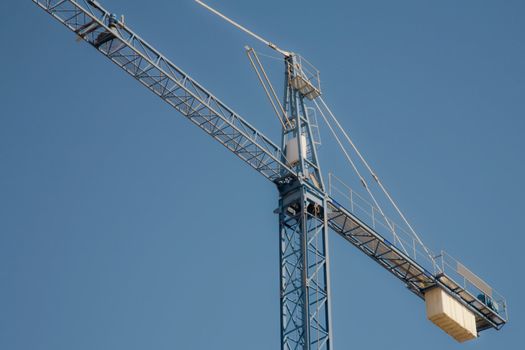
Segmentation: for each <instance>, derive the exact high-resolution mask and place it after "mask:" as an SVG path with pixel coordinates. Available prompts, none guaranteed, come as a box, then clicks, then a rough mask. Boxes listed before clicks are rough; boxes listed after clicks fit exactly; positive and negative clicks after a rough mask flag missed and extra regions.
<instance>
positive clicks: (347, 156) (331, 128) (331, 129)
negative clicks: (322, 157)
mask: <svg viewBox="0 0 525 350" xmlns="http://www.w3.org/2000/svg"><path fill="white" fill-rule="evenodd" d="M314 104H315V105H316V107H317V109H318V110H319V112H320V113H321V116H322V117H323V119H324V121H325V123H326V125H328V128H329V129H330V131H331V132H332V135H333V136H334V138H335V139H336V141H337V143H338V144H339V147H340V148H341V150H342V151H343V153H344V154H345V156H346V159H347V160H348V162H349V163H350V164H351V166H352V168H353V169H354V172H355V173H356V174H357V176H358V177H359V180H360V181H361V185H362V186H363V187H364V188H365V190H366V191H367V192H368V194H369V195H370V198H372V201H373V202H374V205H375V206H376V207H377V209H378V210H379V213H380V214H381V216H382V217H383V219H384V220H385V222H386V224H387V225H388V227H389V228H390V230H391V231H392V234H393V235H394V237H397V239H398V241H399V244H400V245H401V247H402V248H403V250H404V251H405V253H407V254H408V252H407V250H406V248H405V246H404V245H403V242H402V241H401V238H399V236H398V235H397V234H396V232H395V229H394V227H393V226H392V225H391V223H390V220H389V219H388V218H387V217H386V215H385V213H384V212H383V209H381V206H380V205H379V203H378V201H377V200H376V198H375V196H374V194H373V193H372V191H371V190H370V188H369V187H368V184H367V182H366V180H365V179H364V178H363V176H362V175H361V172H360V171H359V169H358V168H357V166H356V165H355V163H354V161H353V160H352V157H350V155H349V154H348V151H347V150H346V149H345V147H344V145H343V143H342V142H341V139H340V138H339V136H338V135H337V133H336V132H335V130H334V129H333V127H332V125H331V124H330V122H329V121H328V118H326V116H325V114H324V112H323V110H322V109H321V108H319V105H318V104H317V101H316V100H314ZM372 210H373V209H372Z"/></svg>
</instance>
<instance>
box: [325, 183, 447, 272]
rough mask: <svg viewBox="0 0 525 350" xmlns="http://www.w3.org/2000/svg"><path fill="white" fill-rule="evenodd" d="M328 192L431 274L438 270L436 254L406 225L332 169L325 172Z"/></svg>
mask: <svg viewBox="0 0 525 350" xmlns="http://www.w3.org/2000/svg"><path fill="white" fill-rule="evenodd" d="M328 192H329V195H330V196H331V197H332V198H334V199H336V200H341V201H342V203H341V204H343V205H345V207H346V209H348V210H350V212H351V213H352V214H354V215H355V216H356V217H357V218H359V219H360V220H361V221H363V222H364V223H365V224H367V225H368V226H369V227H371V228H372V229H373V230H374V231H376V232H377V233H379V234H381V235H382V236H383V237H385V238H387V239H388V240H389V241H390V240H391V243H392V244H393V245H394V246H395V247H396V248H398V249H400V250H401V251H402V252H403V253H405V254H406V255H408V256H409V257H410V258H411V259H413V260H414V261H416V262H417V263H418V264H419V265H421V266H423V267H424V268H425V269H426V270H427V271H432V272H433V273H434V274H436V273H438V272H439V271H440V270H439V269H440V266H439V265H438V264H436V262H435V260H434V259H433V257H434V255H435V254H434V253H432V251H430V250H429V249H428V248H427V247H425V246H423V245H422V244H421V243H419V241H418V239H417V238H416V237H415V236H414V235H413V234H412V233H411V232H409V230H408V229H406V228H405V227H404V226H402V225H399V224H398V223H396V222H394V221H393V220H392V219H390V218H388V217H387V216H384V215H383V214H381V211H380V210H379V209H378V208H377V207H376V206H375V205H373V204H372V203H370V202H368V201H367V200H366V199H364V198H363V197H362V196H361V195H359V194H358V193H357V192H356V191H354V190H353V189H352V188H351V187H350V186H348V185H347V184H345V183H344V182H343V181H342V180H341V179H339V178H338V177H337V176H335V175H334V174H332V173H329V174H328ZM428 252H430V255H429V254H428Z"/></svg>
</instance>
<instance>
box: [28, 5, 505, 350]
mask: <svg viewBox="0 0 525 350" xmlns="http://www.w3.org/2000/svg"><path fill="white" fill-rule="evenodd" d="M32 1H33V2H34V3H35V4H37V5H38V6H40V7H41V8H42V9H44V10H45V11H46V12H48V13H49V14H50V15H52V16H53V17H54V18H55V19H57V20H58V21H59V22H61V23H62V24H64V25H65V26H66V27H67V28H69V29H70V30H72V31H73V32H75V33H76V34H77V35H78V36H79V37H80V38H82V39H83V40H85V41H86V42H88V43H89V44H91V45H92V46H93V47H95V48H96V49H97V50H98V51H99V52H100V53H102V54H103V55H104V56H106V57H108V58H109V59H110V60H111V61H112V62H113V63H115V64H116V65H118V66H119V67H121V68H122V69H123V70H124V71H126V72H127V73H128V74H130V75H131V76H133V77H134V78H135V79H137V80H138V81H139V82H140V83H142V84H143V85H144V86H146V87H147V88H148V89H149V90H150V91H152V92H153V93H155V94H156V95H157V96H159V97H160V98H162V99H163V100H164V101H165V102H166V103H168V104H169V105H171V106H172V107H174V108H175V109H176V110H177V111H179V112H180V113H181V114H182V115H183V116H185V117H186V118H188V119H189V120H190V121H191V122H193V123H194V124H196V125H197V126H198V127H199V128H201V129H202V130H203V131H205V132H206V133H207V134H208V135H210V136H211V137H212V138H214V139H215V140H216V141H218V142H219V143H220V144H222V145H223V146H225V147H226V148H228V149H229V150H230V151H232V152H233V153H234V154H235V155H237V156H238V157H239V158H241V159H242V160H243V161H244V162H246V163H247V164H249V165H250V166H251V167H253V168H254V169H256V170H257V171H258V172H259V173H261V174H262V175H263V176H265V177H266V178H268V179H269V180H271V181H272V182H274V183H275V184H276V185H277V187H278V189H279V193H280V199H279V209H278V213H279V235H280V277H281V339H282V346H281V348H282V349H285V350H288V349H327V350H330V349H332V335H331V310H330V276H329V259H328V237H327V235H328V228H331V229H333V230H334V231H335V232H336V233H338V234H339V235H341V236H342V237H343V238H345V239H346V240H347V241H349V242H350V243H352V244H353V245H355V246H356V247H358V248H359V249H360V250H361V251H362V252H364V253H365V254H366V255H368V256H370V257H371V258H372V259H374V260H375V261H376V262H377V263H379V265H380V266H382V267H384V268H385V269H387V270H388V271H389V272H391V273H392V274H394V275H395V276H396V277H397V278H399V279H400V280H402V281H403V282H404V283H405V284H406V285H407V286H408V287H409V289H410V290H411V291H412V292H414V293H415V294H416V295H418V296H420V297H423V296H424V291H425V290H426V289H427V288H429V287H432V286H435V285H439V286H440V287H442V288H443V289H444V290H446V291H447V292H448V293H449V294H450V295H453V296H454V297H456V298H457V299H458V300H460V301H461V302H462V303H463V304H464V305H466V306H467V307H469V308H470V309H471V310H473V312H474V313H475V314H476V320H477V327H478V331H480V330H484V329H487V328H491V327H493V328H496V329H500V328H501V327H502V326H503V325H504V324H505V323H506V320H505V319H504V318H502V317H501V316H500V315H498V313H497V312H494V311H493V310H491V309H490V308H488V307H486V305H485V304H483V303H482V302H481V301H479V300H478V299H477V298H475V297H471V296H470V295H469V294H468V293H466V292H465V291H463V290H461V288H460V287H459V286H457V285H456V284H455V283H454V281H453V280H450V279H449V278H447V276H446V275H443V274H441V275H432V274H431V273H429V272H428V271H426V270H425V269H424V268H423V267H422V266H420V265H419V264H418V263H417V262H415V261H414V260H412V259H411V258H410V257H408V256H407V255H405V254H404V253H403V252H401V251H399V250H398V249H397V248H396V247H394V246H393V245H392V244H390V242H388V241H387V240H386V239H385V238H384V237H382V236H381V235H380V234H378V233H377V232H375V231H374V230H373V229H372V228H370V227H368V226H367V225H366V224H364V223H363V222H362V221H361V220H359V218H357V217H355V216H354V215H353V214H352V213H351V212H349V211H348V210H346V209H345V208H344V207H342V206H341V205H340V204H339V203H337V202H336V201H335V200H333V199H332V198H329V197H328V196H327V195H326V191H325V186H324V183H323V178H322V175H321V171H320V166H319V162H318V158H317V153H316V150H315V146H314V141H313V134H312V131H311V124H310V122H309V117H308V111H307V109H306V108H305V103H304V98H305V97H304V96H303V95H302V94H301V93H300V91H298V90H297V89H295V88H294V87H293V86H292V84H291V79H292V78H293V77H294V76H296V75H297V74H300V72H299V71H298V70H297V69H298V67H299V66H298V64H300V60H298V58H297V56H295V55H293V54H291V55H290V56H287V57H286V58H285V67H286V74H285V75H286V79H285V96H284V106H285V109H286V111H287V114H288V117H289V118H290V119H291V120H292V124H291V125H289V126H287V127H286V128H284V129H283V134H282V148H279V147H278V146H277V145H275V144H274V143H273V142H272V141H271V140H270V139H269V138H267V137H266V136H264V135H263V134H262V133H260V132H259V131H258V130H257V129H255V128H254V127H253V126H251V125H250V124H249V123H247V122H246V121H245V120H244V119H243V118H241V117H240V116H239V115H238V114H237V113H235V112H234V111H233V110H232V109H230V108H229V107H227V106H226V105H225V104H224V103H222V102H221V101H220V100H219V99H217V98H216V97H215V96H214V95H213V94H211V93H210V92H208V91H207V90H206V89H205V88H203V87H202V86H201V85H200V84H199V83H198V82H196V81H195V80H193V79H192V78H191V77H190V76H189V75H187V74H186V73H184V72H183V71H182V70H181V69H180V68H178V67H177V66H175V65H174V64H173V63H171V62H170V61H169V60H167V59H166V58H165V57H164V56H163V55H162V54H160V53H159V52H158V51H157V50H156V49H154V48H153V47H152V46H151V45H149V44H148V43H146V42H145V41H144V40H143V39H141V38H140V37H139V36H138V35H137V34H135V33H134V32H133V31H132V30H130V29H129V28H128V27H127V26H126V25H124V23H121V22H119V21H117V20H116V18H115V16H112V15H111V14H110V13H109V12H108V11H106V10H105V9H104V8H103V7H102V6H101V5H100V4H99V3H98V2H97V1H93V0H32ZM301 136H304V139H303V138H302V137H301ZM294 138H295V140H296V142H297V143H298V144H297V146H298V148H297V149H298V150H299V152H298V153H299V159H298V161H297V162H294V163H293V164H290V163H289V162H288V161H287V158H286V154H285V151H286V150H285V147H286V145H287V143H288V142H289V141H290V140H293V139H294ZM304 143H305V144H304ZM303 144H304V145H303ZM303 147H306V154H305V155H303V152H302V151H301V150H302V148H303Z"/></svg>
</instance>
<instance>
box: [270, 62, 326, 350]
mask: <svg viewBox="0 0 525 350" xmlns="http://www.w3.org/2000/svg"><path fill="white" fill-rule="evenodd" d="M298 69H300V67H298V65H297V60H296V56H294V55H293V54H292V55H291V56H289V57H287V58H286V59H285V95H284V103H283V106H284V107H285V110H286V112H287V115H288V118H289V119H290V121H291V125H290V126H289V127H288V128H283V136H282V142H283V145H282V148H283V149H285V153H286V152H288V151H289V150H288V149H286V147H287V146H289V147H292V146H291V145H290V143H291V142H297V145H296V147H297V148H296V149H297V150H299V151H298V156H299V157H298V159H297V161H295V162H294V163H293V164H289V166H290V167H291V168H292V169H293V170H294V171H295V173H296V174H297V177H296V178H294V179H293V180H292V182H291V183H289V184H286V185H282V186H279V192H280V200H279V231H280V272H281V349H282V350H292V349H326V350H330V349H332V334H331V309H330V281H329V280H330V276H329V259H328V224H327V212H328V208H327V203H326V199H325V197H326V194H325V190H324V183H323V178H322V176H321V172H320V168H319V163H318V159H317V152H316V149H315V145H314V140H313V134H312V130H311V127H310V125H311V124H310V121H309V116H308V113H307V112H308V110H307V108H306V107H305V103H304V98H305V97H304V96H303V95H302V94H301V92H300V91H299V90H297V89H295V88H294V87H293V86H292V84H291V81H292V79H293V78H294V76H295V75H296V74H301V73H300V71H299V70H298ZM301 136H303V137H301ZM304 142H306V144H303V143H304ZM303 148H304V149H305V150H306V152H304V153H303V152H302V151H301V150H302V149H303ZM285 155H286V154H285ZM283 161H286V159H283ZM288 175H289V174H286V173H284V174H283V176H285V177H286V176H288Z"/></svg>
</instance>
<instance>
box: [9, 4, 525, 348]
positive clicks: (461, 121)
mask: <svg viewBox="0 0 525 350" xmlns="http://www.w3.org/2000/svg"><path fill="white" fill-rule="evenodd" d="M102 3H103V5H104V6H105V7H107V8H108V9H110V10H112V11H114V12H116V13H118V14H120V13H124V14H126V18H127V23H128V24H129V25H130V26H131V27H132V28H133V29H134V30H135V31H137V32H138V33H139V34H141V35H142V36H143V37H144V38H146V39H147V40H148V41H149V42H151V43H152V44H154V45H155V46H156V47H158V48H159V49H160V50H161V51H162V52H164V53H165V54H166V55H167V56H168V57H170V58H171V59H172V60H173V61H174V62H175V63H176V64H177V65H179V66H180V67H182V68H183V69H184V70H185V71H187V72H188V73H190V74H191V75H192V76H193V77H194V78H196V79H197V80H199V81H200V82H201V83H202V84H203V85H205V86H206V87H208V88H209V89H210V90H211V91H213V92H215V93H216V94H217V95H218V96H219V97H220V98H221V99H222V100H224V101H225V102H226V103H228V104H229V105H231V106H232V107H234V109H236V110H237V111H239V112H240V113H241V114H242V115H244V116H245V117H246V119H248V120H249V121H250V122H252V123H253V124H254V125H256V126H258V127H259V128H260V129H261V130H262V131H263V132H265V133H267V134H268V135H269V136H271V137H272V138H274V139H275V140H278V136H279V128H278V124H277V122H276V119H275V118H274V117H273V115H271V109H270V108H269V107H268V104H267V103H266V101H265V98H264V95H263V94H262V91H261V90H260V88H259V86H258V85H257V82H256V78H255V76H254V74H253V72H252V71H251V69H250V67H249V64H248V61H247V59H246V57H245V54H244V51H243V46H244V44H250V45H253V46H255V47H256V48H259V50H260V51H262V52H266V51H265V49H264V48H263V47H261V46H259V45H258V44H257V43H255V42H253V41H252V40H251V39H250V38H248V37H247V36H245V35H244V34H242V33H239V32H237V31H235V30H234V29H233V28H231V27H229V26H227V25H226V24H225V23H222V22H220V21H219V20H218V19H216V18H214V17H212V16H211V15H210V14H208V13H207V12H205V11H204V10H203V9H202V8H200V7H198V6H197V5H196V4H195V3H194V2H193V1H191V0H178V1H171V0H151V1H130V0H104V1H102ZM210 4H212V5H214V6H217V7H218V8H220V9H221V10H223V11H224V12H225V13H227V14H229V15H231V16H232V17H234V18H236V19H239V20H241V21H242V22H243V23H244V24H246V25H247V26H249V27H250V28H253V29H254V30H256V31H258V32H260V33H261V34H263V35H264V36H266V37H268V38H271V39H272V40H274V41H275V42H277V43H279V44H280V45H281V46H282V47H284V48H287V49H291V50H295V51H299V52H301V53H302V54H303V55H304V56H306V57H307V58H308V59H309V60H310V61H311V62H314V63H315V64H316V66H317V67H318V68H319V69H320V70H321V72H322V77H323V89H324V92H325V97H326V100H327V101H328V102H329V103H330V105H331V106H333V108H334V110H335V111H336V113H337V114H338V115H339V117H340V119H341V121H342V123H343V124H344V126H345V127H346V128H347V129H348V130H349V131H350V132H351V134H352V135H353V136H354V138H355V140H356V141H357V143H358V144H359V145H360V146H361V148H362V150H363V151H364V153H365V154H366V156H367V157H368V158H369V159H370V160H371V163H372V164H373V165H374V167H375V168H376V169H377V171H378V173H379V174H380V175H381V176H382V178H383V179H384V181H385V183H386V184H387V185H388V187H389V188H391V189H392V192H393V194H394V196H395V197H396V198H397V199H398V201H399V202H400V205H401V207H402V208H403V209H404V210H405V211H406V213H407V215H408V217H409V218H410V219H411V220H412V222H413V223H414V225H415V226H416V228H417V229H418V230H419V231H420V232H421V233H422V235H423V237H424V238H425V240H426V241H427V242H428V244H429V245H430V246H431V247H432V248H434V249H435V250H439V249H441V248H445V249H446V250H448V251H450V253H451V254H452V255H454V256H457V257H459V258H460V259H461V260H462V261H463V262H464V263H465V264H466V265H467V266H469V267H471V268H472V269H473V270H474V271H476V272H478V273H479V274H480V275H481V276H482V277H484V278H485V279H486V280H487V281H488V282H489V283H491V284H492V285H493V286H495V288H496V289H498V290H499V291H500V292H501V293H502V294H503V295H505V296H506V297H507V299H508V304H509V313H510V323H509V324H508V325H507V326H506V327H505V328H504V329H503V330H502V331H500V332H495V331H487V332H483V333H482V334H481V337H480V338H479V339H478V340H477V341H474V342H470V343H467V344H464V345H458V344H456V343H455V342H454V341H453V340H452V339H450V338H449V337H448V336H447V335H445V334H444V333H442V331H440V330H439V329H437V328H436V327H435V326H433V325H432V324H431V323H430V322H429V321H427V320H426V318H425V309H424V303H423V302H422V301H421V300H419V299H418V298H416V297H415V296H414V295H413V294H411V293H410V292H408V291H407V290H406V289H405V287H403V285H402V284H401V283H400V282H399V281H398V280H396V279H395V278H393V277H392V276H391V275H390V274H388V273H387V272H385V271H384V270H382V269H381V268H380V267H378V266H377V265H376V264H375V263H373V262H372V261H371V260H370V259H369V258H367V257H365V256H363V255H362V254H361V253H359V252H358V251H357V250H356V249H355V248H354V247H352V246H350V245H349V244H347V243H346V242H345V241H343V240H342V239H340V238H339V237H337V236H335V235H332V236H331V241H330V245H331V263H332V264H331V267H332V269H331V271H332V282H333V283H332V291H333V300H332V304H333V305H332V306H333V325H334V328H333V329H334V340H335V349H384V348H385V347H388V348H392V349H421V348H424V349H427V350H432V349H440V350H442V349H460V348H465V349H480V350H481V349H521V348H523V344H522V342H523V329H524V327H525V323H524V317H525V316H524V312H525V310H524V301H523V294H524V291H525V282H524V281H523V276H524V274H523V267H524V266H523V260H522V255H523V249H524V247H525V239H524V238H523V219H524V209H525V205H524V204H523V203H524V201H523V197H524V194H525V187H524V185H523V183H524V182H523V179H524V178H525V162H524V160H525V159H524V155H523V151H524V148H525V141H524V136H523V135H524V133H525V119H524V113H525V98H524V91H525V40H524V33H525V21H524V13H525V2H523V1H519V0H515V1H512V0H506V1H496V0H494V1H479V0H468V1H467V0H465V1H453V0H445V1H416V0H413V1H389V0H384V1H324V2H323V1H311V0H308V1H304V0H301V1H299V0H287V1H278V0H266V1H240V0H235V1H233V0H232V1H218V0H216V1H210ZM0 17H1V21H0V40H1V42H2V54H1V55H0V66H1V67H2V78H1V79H0V96H1V107H2V109H1V112H0V349H6V350H22V349H23V350H37V349H46V350H47V349H49V350H70V349H75V350H83V349H86V350H87V349H128V350H134V349H137V350H138V349H141V350H142V349H156V350H162V349H250V350H256V349H277V348H278V347H279V322H278V320H279V299H278V238H277V237H278V236H277V234H278V232H277V217H276V216H275V215H274V214H273V213H272V211H273V210H274V209H275V207H276V206H277V192H276V190H275V188H274V187H273V186H272V184H270V183H268V182H267V181H266V180H265V179H264V178H263V177H261V176H260V175H259V174H257V173H256V172H254V171H253V170H252V169H250V168H249V167H247V166H246V165H245V164H243V163H242V162H240V161H239V160H238V159H237V158H236V157H234V156H233V155H231V154H230V153H229V152H228V151H227V150H225V149H224V148H222V147H220V146H219V145H218V144H216V143H215V141H213V140H212V139H210V138H209V137H208V136H206V135H205V134H204V133H202V131H200V130H199V129H198V128H196V127H195V126H193V125H191V124H190V123H189V122H188V121H187V120H185V119H183V118H181V117H180V116H179V115H178V114H177V113H176V112H175V111H173V110H171V109H170V108H169V107H168V106H167V105H165V104H163V103H162V102H161V101H160V100H159V99H158V98H157V97H155V96H153V95H152V94H151V93H149V92H148V91H146V90H145V89H144V88H143V87H142V86H140V85H139V84H137V83H136V82H135V81H134V80H133V79H131V78H130V77H128V76H126V75H125V74H124V73H123V72H122V71H120V70H119V69H117V68H116V67H115V66H113V65H112V64H110V63H109V62H108V61H107V60H105V59H104V58H103V57H102V56H101V55H100V54H98V53H97V52H96V51H95V50H93V49H91V48H89V47H87V45H86V44H83V43H82V44H77V43H75V40H74V39H75V38H74V35H73V34H72V33H71V32H69V31H67V30H66V29H65V28H64V27H62V26H60V25H59V24H58V22H56V21H54V20H53V19H52V18H51V17H50V16H48V15H47V14H45V13H44V12H43V11H42V10H40V9H38V8H37V7H36V6H35V5H34V4H33V3H32V2H31V1H29V0H26V1H20V0H18V1H2V2H1V3H0ZM267 62H269V63H268V64H269V67H270V70H273V71H275V72H280V69H281V67H280V65H279V64H276V63H273V62H272V61H267ZM272 65H273V66H272ZM279 84H280V83H279ZM332 146H333V145H331V144H330V142H329V141H327V142H326V143H325V144H323V148H322V164H323V165H324V167H325V170H330V169H335V170H336V171H337V173H338V174H342V176H343V177H346V178H350V177H351V174H350V172H349V171H348V169H347V167H346V166H345V165H344V163H343V159H342V158H341V157H339V156H337V157H336V152H335V148H334V147H332Z"/></svg>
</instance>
